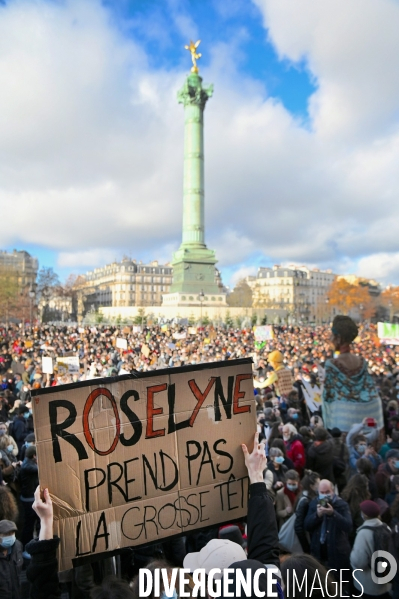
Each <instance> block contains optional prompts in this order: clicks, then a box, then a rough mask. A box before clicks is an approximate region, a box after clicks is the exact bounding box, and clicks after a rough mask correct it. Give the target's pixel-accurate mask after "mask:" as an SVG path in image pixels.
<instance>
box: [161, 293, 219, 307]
mask: <svg viewBox="0 0 399 599" xmlns="http://www.w3.org/2000/svg"><path fill="white" fill-rule="evenodd" d="M200 297H201V296H199V295H197V294H194V293H193V294H190V293H180V292H176V293H166V294H165V295H163V296H162V306H165V307H167V306H175V307H177V306H179V307H195V306H197V307H199V308H200V307H201V306H202V307H203V308H205V307H207V308H208V307H211V308H219V307H223V306H227V301H226V294H225V293H222V292H220V293H212V294H207V293H205V292H204V295H203V296H202V297H203V299H202V301H201V300H200V299H199V298H200Z"/></svg>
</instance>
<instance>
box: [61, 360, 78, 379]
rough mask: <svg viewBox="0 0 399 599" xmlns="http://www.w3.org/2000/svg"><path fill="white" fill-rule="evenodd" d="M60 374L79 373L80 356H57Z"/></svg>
mask: <svg viewBox="0 0 399 599" xmlns="http://www.w3.org/2000/svg"><path fill="white" fill-rule="evenodd" d="M57 367H58V374H60V375H62V376H63V375H64V374H78V373H79V356H63V357H62V358H57Z"/></svg>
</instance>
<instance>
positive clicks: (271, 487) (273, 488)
mask: <svg viewBox="0 0 399 599" xmlns="http://www.w3.org/2000/svg"><path fill="white" fill-rule="evenodd" d="M287 471H288V468H287V466H285V465H284V455H283V452H282V451H281V450H280V449H278V447H271V448H270V450H269V461H268V464H267V469H266V472H265V483H266V489H267V490H268V491H269V493H270V494H271V495H272V496H273V498H274V499H275V497H276V493H277V491H278V490H279V489H282V488H283V487H284V485H285V481H286V473H287Z"/></svg>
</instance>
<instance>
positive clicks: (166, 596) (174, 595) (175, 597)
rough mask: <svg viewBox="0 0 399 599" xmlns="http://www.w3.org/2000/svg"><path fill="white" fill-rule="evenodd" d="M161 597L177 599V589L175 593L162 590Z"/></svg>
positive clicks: (163, 598)
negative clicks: (169, 593) (170, 593)
mask: <svg viewBox="0 0 399 599" xmlns="http://www.w3.org/2000/svg"><path fill="white" fill-rule="evenodd" d="M160 599H177V592H176V589H173V594H172V595H167V594H166V593H165V591H162V594H161V597H160Z"/></svg>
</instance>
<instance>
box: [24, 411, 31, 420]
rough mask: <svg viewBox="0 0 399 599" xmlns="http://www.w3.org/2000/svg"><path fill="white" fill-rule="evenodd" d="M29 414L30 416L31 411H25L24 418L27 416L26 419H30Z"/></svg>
mask: <svg viewBox="0 0 399 599" xmlns="http://www.w3.org/2000/svg"><path fill="white" fill-rule="evenodd" d="M29 416H30V413H29V412H25V413H24V418H26V420H28V418H29Z"/></svg>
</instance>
